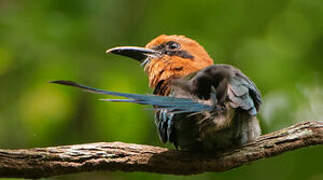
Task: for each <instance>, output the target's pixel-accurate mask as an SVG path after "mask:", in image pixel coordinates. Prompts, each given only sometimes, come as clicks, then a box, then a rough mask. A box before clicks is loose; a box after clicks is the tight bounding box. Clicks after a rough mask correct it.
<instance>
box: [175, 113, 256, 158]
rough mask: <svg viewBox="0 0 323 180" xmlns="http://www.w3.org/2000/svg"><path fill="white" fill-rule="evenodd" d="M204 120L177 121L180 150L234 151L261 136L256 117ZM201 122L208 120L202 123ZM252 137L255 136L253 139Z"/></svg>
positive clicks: (198, 116)
mask: <svg viewBox="0 0 323 180" xmlns="http://www.w3.org/2000/svg"><path fill="white" fill-rule="evenodd" d="M230 113H231V114H232V112H230ZM201 116H202V115H196V116H191V117H186V118H184V117H181V119H177V118H176V120H175V124H174V125H175V131H176V141H177V145H178V146H179V147H180V149H183V150H189V151H213V152H217V151H221V150H224V149H230V148H234V147H236V146H239V145H241V144H244V143H246V142H248V141H250V140H253V139H254V138H255V137H257V136H259V135H260V128H259V124H258V121H257V119H255V118H252V117H248V118H247V119H245V118H244V116H240V115H239V116H236V115H234V116H233V115H230V114H218V115H217V116H215V117H214V116H213V117H209V118H205V117H201ZM201 119H204V120H203V121H202V122H201ZM254 121H255V122H254ZM250 133H251V134H255V136H254V135H252V136H250Z"/></svg>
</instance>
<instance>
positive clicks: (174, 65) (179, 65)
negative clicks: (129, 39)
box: [107, 35, 213, 88]
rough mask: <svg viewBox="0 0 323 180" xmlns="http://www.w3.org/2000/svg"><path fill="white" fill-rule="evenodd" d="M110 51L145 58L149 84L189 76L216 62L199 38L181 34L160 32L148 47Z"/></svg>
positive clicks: (141, 60)
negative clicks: (198, 41) (198, 40)
mask: <svg viewBox="0 0 323 180" xmlns="http://www.w3.org/2000/svg"><path fill="white" fill-rule="evenodd" d="M107 53H111V54H118V55H123V56H127V57H130V58H132V59H135V60H137V61H139V62H141V64H142V66H144V69H145V72H146V73H147V74H148V77H149V85H150V87H152V88H156V86H158V84H159V83H160V82H167V81H169V80H171V79H174V78H180V77H183V76H186V75H188V74H190V73H192V72H195V71H198V70H201V69H203V68H205V67H207V66H210V65H212V64H213V60H212V58H211V57H210V56H209V54H208V53H207V52H206V51H205V50H204V48H203V47H202V46H201V45H200V44H199V43H197V42H196V41H194V40H192V39H190V38H187V37H185V36H179V35H160V36H158V37H157V38H155V39H153V40H152V41H150V42H149V43H148V44H147V45H146V46H145V47H144V48H143V47H135V46H124V47H115V48H112V49H109V50H107Z"/></svg>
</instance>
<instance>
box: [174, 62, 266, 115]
mask: <svg viewBox="0 0 323 180" xmlns="http://www.w3.org/2000/svg"><path fill="white" fill-rule="evenodd" d="M177 84H179V85H181V86H179V87H180V88H182V89H185V90H186V91H187V92H192V93H193V94H195V95H196V96H197V97H199V98H201V99H210V98H212V96H213V97H214V96H216V100H217V101H213V102H214V103H215V104H219V105H220V104H221V103H223V102H229V105H230V106H231V107H232V108H235V109H238V108H239V109H242V110H245V111H248V112H249V114H250V115H256V114H257V112H258V110H259V106H260V104H261V95H260V92H259V91H258V89H257V87H256V85H255V84H254V83H253V82H252V81H251V80H250V79H249V78H248V77H247V76H246V75H244V74H243V73H242V72H241V71H240V70H238V69H236V68H234V67H233V66H230V65H224V64H221V65H212V66H209V67H206V68H205V69H202V70H201V71H199V72H197V73H195V74H193V76H192V77H191V79H189V80H187V79H181V80H179V81H177ZM177 86H178V85H177ZM212 88H214V89H215V90H214V91H211V90H212Z"/></svg>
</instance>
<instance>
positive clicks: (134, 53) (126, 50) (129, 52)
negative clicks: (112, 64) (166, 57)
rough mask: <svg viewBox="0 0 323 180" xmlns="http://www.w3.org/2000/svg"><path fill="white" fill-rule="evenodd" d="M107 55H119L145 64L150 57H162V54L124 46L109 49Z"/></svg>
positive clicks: (146, 49)
mask: <svg viewBox="0 0 323 180" xmlns="http://www.w3.org/2000/svg"><path fill="white" fill-rule="evenodd" d="M106 53H107V54H117V55H122V56H126V57H129V58H132V59H134V60H137V61H139V62H141V63H143V62H144V61H145V60H146V59H147V58H148V57H157V56H159V55H160V52H158V51H155V50H152V49H148V48H142V47H135V46H122V47H115V48H111V49H108V50H107V51H106Z"/></svg>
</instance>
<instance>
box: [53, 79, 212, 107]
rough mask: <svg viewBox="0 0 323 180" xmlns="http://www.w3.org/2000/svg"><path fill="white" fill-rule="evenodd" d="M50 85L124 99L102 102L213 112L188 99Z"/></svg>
mask: <svg viewBox="0 0 323 180" xmlns="http://www.w3.org/2000/svg"><path fill="white" fill-rule="evenodd" d="M50 83H55V84H61V85H67V86H73V87H77V88H80V89H83V90H85V91H88V92H91V93H96V94H105V95H112V96H118V97H124V98H126V99H102V100H103V101H111V102H129V103H136V104H146V105H153V106H157V107H158V108H161V109H169V110H177V111H179V112H201V111H211V110H214V107H212V106H209V105H205V104H201V103H199V102H197V101H194V100H193V99H188V98H176V97H170V96H157V95H141V94H130V93H120V92H112V91H106V90H102V89H96V88H92V87H88V86H85V85H82V84H78V83H75V82H73V81H64V80H59V81H51V82H50Z"/></svg>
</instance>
